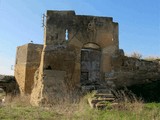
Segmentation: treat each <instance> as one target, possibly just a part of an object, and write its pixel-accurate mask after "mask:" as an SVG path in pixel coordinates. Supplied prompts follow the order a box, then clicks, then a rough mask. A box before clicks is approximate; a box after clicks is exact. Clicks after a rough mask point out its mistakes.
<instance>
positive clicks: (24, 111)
mask: <svg viewBox="0 0 160 120" xmlns="http://www.w3.org/2000/svg"><path fill="white" fill-rule="evenodd" d="M89 96H90V94H89V95H86V96H85V97H83V98H82V99H81V100H80V101H79V102H77V103H68V102H66V101H63V103H57V104H55V105H53V106H52V107H33V106H31V105H30V104H29V96H24V97H14V98H13V97H11V96H10V97H7V100H6V103H5V105H4V106H1V107H0V119H1V120H158V119H160V103H148V104H144V103H143V102H142V101H138V100H135V101H134V102H129V101H125V102H120V103H119V104H118V105H116V106H114V107H112V109H105V110H97V109H91V108H90V106H89V105H88V103H87V98H88V97H89ZM108 105H110V104H109V103H108Z"/></svg>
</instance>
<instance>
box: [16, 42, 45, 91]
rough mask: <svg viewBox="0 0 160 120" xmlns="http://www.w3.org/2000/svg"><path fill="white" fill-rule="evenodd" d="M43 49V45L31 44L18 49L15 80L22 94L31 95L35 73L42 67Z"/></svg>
mask: <svg viewBox="0 0 160 120" xmlns="http://www.w3.org/2000/svg"><path fill="white" fill-rule="evenodd" d="M42 48H43V45H38V44H31V43H29V44H26V45H23V46H19V47H17V55H16V64H15V78H16V81H17V82H18V85H19V89H20V92H21V94H30V93H31V90H32V87H33V83H34V73H35V71H36V70H37V69H38V67H39V65H40V60H41V53H42Z"/></svg>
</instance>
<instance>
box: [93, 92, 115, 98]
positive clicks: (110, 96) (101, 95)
mask: <svg viewBox="0 0 160 120" xmlns="http://www.w3.org/2000/svg"><path fill="white" fill-rule="evenodd" d="M94 97H96V98H99V97H101V98H114V95H113V94H106V93H97V94H95V95H94Z"/></svg>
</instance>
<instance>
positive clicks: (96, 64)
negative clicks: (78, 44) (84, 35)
mask: <svg viewBox="0 0 160 120" xmlns="http://www.w3.org/2000/svg"><path fill="white" fill-rule="evenodd" d="M100 61H101V51H100V47H99V46H98V45H96V44H93V43H88V44H85V45H84V46H83V48H82V49H81V77H80V81H81V84H82V85H85V84H88V83H92V82H97V81H100Z"/></svg>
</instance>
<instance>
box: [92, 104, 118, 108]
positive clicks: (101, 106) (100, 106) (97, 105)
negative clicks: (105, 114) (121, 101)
mask: <svg viewBox="0 0 160 120" xmlns="http://www.w3.org/2000/svg"><path fill="white" fill-rule="evenodd" d="M116 105H118V103H110V104H105V103H97V104H96V105H95V108H97V109H104V108H106V107H108V109H111V108H112V107H114V106H116Z"/></svg>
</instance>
